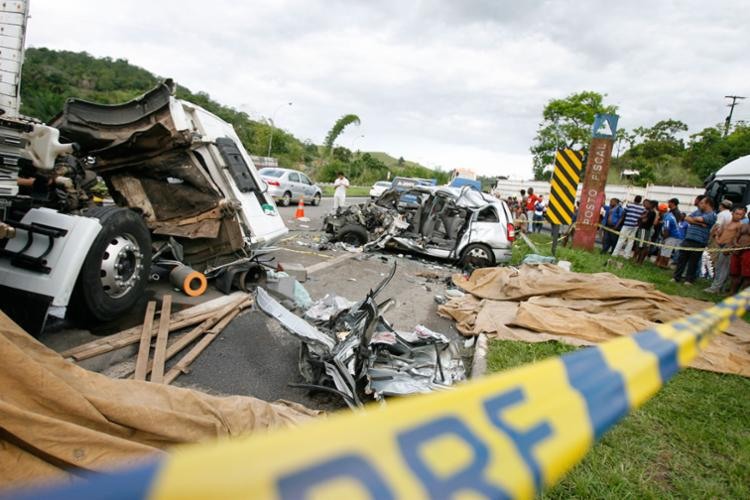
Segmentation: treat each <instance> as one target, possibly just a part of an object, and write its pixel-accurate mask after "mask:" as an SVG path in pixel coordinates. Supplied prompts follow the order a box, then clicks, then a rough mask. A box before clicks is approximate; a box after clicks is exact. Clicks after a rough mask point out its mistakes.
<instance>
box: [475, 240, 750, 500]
mask: <svg viewBox="0 0 750 500" xmlns="http://www.w3.org/2000/svg"><path fill="white" fill-rule="evenodd" d="M531 239H532V240H533V241H534V242H535V243H536V244H538V245H539V250H540V253H542V254H545V255H549V250H550V245H549V243H550V238H549V236H546V235H532V236H531ZM528 253H531V250H530V249H529V248H528V246H526V245H525V244H524V243H523V242H521V241H519V243H517V244H516V245H514V250H513V263H514V264H518V263H520V262H521V261H522V260H523V257H524V256H525V255H526V254H528ZM558 257H559V258H561V259H564V260H569V261H570V262H571V264H572V269H573V270H574V271H577V272H586V273H593V272H605V271H606V272H611V273H612V274H615V275H617V276H619V277H622V278H632V279H639V280H642V281H646V282H650V283H654V285H655V286H656V288H657V289H659V290H661V291H663V292H666V293H671V294H674V295H682V296H686V297H693V298H698V299H704V300H714V301H715V300H717V297H716V296H713V295H710V294H706V293H705V292H703V291H702V288H703V287H702V286H700V283H699V284H696V285H695V286H693V287H684V286H680V285H677V284H674V283H670V282H669V278H670V273H669V272H668V271H665V270H662V269H658V268H656V267H655V266H653V265H652V264H650V263H646V264H644V265H643V266H635V265H632V264H630V263H629V262H625V261H624V260H622V259H612V258H611V257H609V256H602V255H600V254H598V253H589V252H584V251H580V250H572V249H563V248H558ZM610 259H611V261H617V262H618V263H622V267H620V266H619V264H618V265H614V264H612V262H611V261H610ZM608 261H610V265H609V266H607V265H606V264H607V262H608ZM574 349H575V348H574V347H571V346H567V345H564V344H561V343H559V342H544V343H539V344H526V343H524V342H514V341H499V340H495V341H491V342H490V344H489V355H488V369H489V371H491V372H497V371H502V370H506V369H508V368H512V367H515V366H519V365H522V364H525V363H532V362H535V361H538V360H540V359H544V358H546V357H549V356H557V355H560V354H563V353H565V352H568V351H572V350H574ZM748 395H750V380H748V379H746V378H744V377H740V376H735V375H724V374H718V373H711V372H705V371H700V370H694V369H691V368H688V369H685V370H683V371H681V372H680V373H679V374H678V375H677V376H675V377H674V378H673V379H672V380H671V381H670V382H669V383H668V384H667V385H666V387H664V388H663V389H662V390H661V391H660V392H659V393H658V394H657V395H656V396H655V397H654V398H653V399H652V400H651V401H649V402H648V403H646V404H645V405H644V406H643V407H642V408H641V409H639V410H637V411H635V412H633V413H632V414H630V415H629V416H628V417H626V418H625V419H624V420H623V421H622V422H620V423H619V424H617V425H616V426H615V427H614V428H613V429H611V430H610V431H609V432H608V433H607V434H606V435H605V436H604V438H603V439H602V440H601V441H600V442H599V443H598V444H596V445H595V446H594V448H593V449H592V450H591V451H590V452H589V454H588V455H587V456H586V458H585V459H584V460H583V462H582V463H581V464H579V465H578V466H577V467H576V468H574V469H573V471H572V472H570V473H569V474H568V475H567V476H566V477H565V478H564V479H563V480H562V481H561V482H560V483H559V484H558V485H557V486H555V487H554V488H552V489H550V490H549V491H547V492H545V494H544V495H543V498H570V497H578V498H750V469H749V468H748V466H747V465H748V464H750V397H748Z"/></svg>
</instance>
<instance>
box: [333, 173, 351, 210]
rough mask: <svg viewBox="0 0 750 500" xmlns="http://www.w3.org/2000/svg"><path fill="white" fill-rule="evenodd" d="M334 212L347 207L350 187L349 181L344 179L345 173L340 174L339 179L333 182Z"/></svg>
mask: <svg viewBox="0 0 750 500" xmlns="http://www.w3.org/2000/svg"><path fill="white" fill-rule="evenodd" d="M333 187H335V188H336V189H335V191H334V192H333V211H334V212H335V211H337V210H338V209H339V208H341V207H344V206H346V188H348V187H349V179H347V178H346V177H344V172H339V173H338V177H337V178H336V180H335V181H333Z"/></svg>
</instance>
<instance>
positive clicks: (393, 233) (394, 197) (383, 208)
mask: <svg viewBox="0 0 750 500" xmlns="http://www.w3.org/2000/svg"><path fill="white" fill-rule="evenodd" d="M403 194H404V193H402V192H399V191H396V190H389V191H386V192H385V193H383V195H382V196H380V198H378V199H377V200H375V201H374V202H367V203H361V204H359V205H352V206H350V207H346V208H343V209H339V210H338V211H337V212H336V213H332V214H329V215H328V216H326V218H325V219H324V222H323V224H324V226H323V227H324V229H325V231H326V232H327V233H329V234H331V235H332V236H333V239H335V240H337V241H342V242H344V243H347V244H349V245H355V246H362V245H364V246H365V249H373V248H395V249H398V250H404V251H411V252H415V253H419V254H423V255H428V256H431V257H438V258H442V259H449V260H452V261H455V262H459V263H462V264H470V265H473V266H475V267H487V266H494V265H496V264H502V263H506V262H509V261H510V258H511V246H512V244H513V240H514V239H515V229H514V227H513V222H512V221H513V219H512V217H511V215H510V210H509V209H508V206H507V205H506V204H505V202H504V201H501V200H498V199H497V198H494V197H492V196H489V195H486V194H483V193H481V192H479V191H476V190H474V189H471V188H470V187H463V188H454V187H439V188H435V187H430V186H416V187H414V188H412V189H411V190H409V194H411V195H414V196H415V197H416V199H417V200H419V203H417V204H414V205H405V204H403V203H399V200H400V199H401V197H402V196H403Z"/></svg>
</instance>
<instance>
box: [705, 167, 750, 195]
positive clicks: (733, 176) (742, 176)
mask: <svg viewBox="0 0 750 500" xmlns="http://www.w3.org/2000/svg"><path fill="white" fill-rule="evenodd" d="M748 188H750V155H747V156H741V157H739V158H737V159H736V160H734V161H731V162H729V163H727V164H726V165H724V166H723V167H722V168H720V169H719V170H718V171H717V172H716V173H715V174H713V175H712V176H711V177H709V179H708V181H707V183H706V195H707V196H710V197H711V198H713V199H714V200H715V201H716V202H717V203H718V202H720V201H721V200H725V199H728V200H730V201H731V202H732V203H734V204H737V205H742V206H747V205H750V189H748Z"/></svg>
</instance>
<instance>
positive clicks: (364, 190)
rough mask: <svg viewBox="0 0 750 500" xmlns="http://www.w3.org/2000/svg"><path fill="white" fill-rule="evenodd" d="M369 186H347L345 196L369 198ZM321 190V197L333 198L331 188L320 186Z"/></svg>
mask: <svg viewBox="0 0 750 500" xmlns="http://www.w3.org/2000/svg"><path fill="white" fill-rule="evenodd" d="M370 187H371V186H349V188H348V189H347V190H346V196H348V197H361V196H370ZM321 188H322V189H323V196H327V197H331V196H333V186H321Z"/></svg>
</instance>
